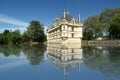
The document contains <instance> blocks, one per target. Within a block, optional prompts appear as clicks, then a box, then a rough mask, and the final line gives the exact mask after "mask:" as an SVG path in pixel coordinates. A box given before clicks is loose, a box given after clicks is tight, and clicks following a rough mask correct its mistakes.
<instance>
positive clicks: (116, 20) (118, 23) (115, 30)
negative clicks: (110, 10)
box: [109, 13, 120, 39]
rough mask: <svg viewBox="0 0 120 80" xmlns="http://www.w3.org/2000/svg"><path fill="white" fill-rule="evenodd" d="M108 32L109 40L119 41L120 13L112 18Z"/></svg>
mask: <svg viewBox="0 0 120 80" xmlns="http://www.w3.org/2000/svg"><path fill="white" fill-rule="evenodd" d="M109 32H110V37H111V38H113V39H120V13H119V14H117V15H116V16H114V17H113V21H112V23H111V24H110V28H109Z"/></svg>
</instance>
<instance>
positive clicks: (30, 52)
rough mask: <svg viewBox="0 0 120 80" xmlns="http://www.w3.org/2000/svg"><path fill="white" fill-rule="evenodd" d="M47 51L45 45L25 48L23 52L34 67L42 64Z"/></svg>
mask: <svg viewBox="0 0 120 80" xmlns="http://www.w3.org/2000/svg"><path fill="white" fill-rule="evenodd" d="M45 51H46V46H45V45H32V46H23V52H24V53H25V54H26V55H27V58H28V60H29V61H30V63H31V64H32V65H38V64H40V62H42V60H43V58H44V52H45Z"/></svg>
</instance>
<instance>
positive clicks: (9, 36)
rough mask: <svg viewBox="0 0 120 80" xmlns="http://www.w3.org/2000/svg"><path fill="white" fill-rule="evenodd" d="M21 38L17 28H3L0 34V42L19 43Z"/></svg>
mask: <svg viewBox="0 0 120 80" xmlns="http://www.w3.org/2000/svg"><path fill="white" fill-rule="evenodd" d="M21 39H22V37H21V34H20V31H19V30H15V31H13V32H10V31H9V30H5V31H4V32H3V33H2V34H0V44H11V43H12V44H18V43H21Z"/></svg>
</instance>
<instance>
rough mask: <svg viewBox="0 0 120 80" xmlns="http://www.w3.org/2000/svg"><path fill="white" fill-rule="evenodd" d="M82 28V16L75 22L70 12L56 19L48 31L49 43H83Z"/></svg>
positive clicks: (65, 12)
mask: <svg viewBox="0 0 120 80" xmlns="http://www.w3.org/2000/svg"><path fill="white" fill-rule="evenodd" d="M82 26H83V23H82V22H81V19H80V15H79V17H78V20H75V19H74V18H73V17H72V16H71V15H70V14H69V12H68V11H66V10H64V13H63V16H60V17H58V18H57V19H54V22H53V25H52V26H51V27H49V28H48V29H47V32H48V35H47V41H48V43H81V38H82Z"/></svg>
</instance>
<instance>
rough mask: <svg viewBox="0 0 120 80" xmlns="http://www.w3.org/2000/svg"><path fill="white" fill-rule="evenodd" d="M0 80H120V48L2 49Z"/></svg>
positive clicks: (3, 47) (5, 46)
mask: <svg viewBox="0 0 120 80" xmlns="http://www.w3.org/2000/svg"><path fill="white" fill-rule="evenodd" d="M0 80H120V47H115V46H114V47H113V46H107V47H100V46H99V47H95V46H79V45H78V46H76V45H70V46H68V45H67V46H60V45H47V46H45V45H30V46H28V45H24V46H23V45H21V46H13V45H1V46H0Z"/></svg>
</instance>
